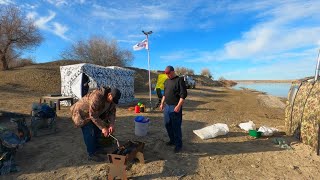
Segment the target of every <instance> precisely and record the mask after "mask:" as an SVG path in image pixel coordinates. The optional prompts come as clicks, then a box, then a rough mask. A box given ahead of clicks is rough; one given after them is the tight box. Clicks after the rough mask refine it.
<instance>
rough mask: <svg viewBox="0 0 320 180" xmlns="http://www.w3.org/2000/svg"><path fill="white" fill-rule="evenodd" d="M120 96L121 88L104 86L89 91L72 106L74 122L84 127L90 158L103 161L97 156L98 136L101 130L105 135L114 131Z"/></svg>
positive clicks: (84, 137)
mask: <svg viewBox="0 0 320 180" xmlns="http://www.w3.org/2000/svg"><path fill="white" fill-rule="evenodd" d="M120 97H121V92H120V91H119V89H117V88H113V89H111V88H109V87H107V88H105V87H102V88H99V89H96V90H94V91H92V92H89V93H88V94H87V95H85V96H84V97H83V98H81V99H80V100H79V101H78V102H77V103H75V104H74V105H73V106H72V107H71V108H70V110H71V113H72V120H73V122H74V124H75V125H76V127H81V129H82V134H83V139H84V142H85V144H86V147H87V153H88V159H89V160H93V161H102V159H101V158H100V157H99V156H97V150H98V149H97V148H98V147H97V145H98V138H99V137H100V136H101V132H102V134H103V135H104V136H105V137H108V136H109V134H112V133H113V132H114V123H115V118H116V104H118V101H119V99H120Z"/></svg>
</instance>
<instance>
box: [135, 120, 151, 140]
mask: <svg viewBox="0 0 320 180" xmlns="http://www.w3.org/2000/svg"><path fill="white" fill-rule="evenodd" d="M149 121H150V120H149V119H148V118H145V117H143V116H137V117H136V118H135V119H134V124H135V128H134V134H135V135H136V136H145V135H147V133H148V126H149Z"/></svg>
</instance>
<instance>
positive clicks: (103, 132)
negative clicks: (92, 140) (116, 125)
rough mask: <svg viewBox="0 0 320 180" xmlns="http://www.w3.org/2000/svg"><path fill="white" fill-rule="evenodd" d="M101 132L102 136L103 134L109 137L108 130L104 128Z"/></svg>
mask: <svg viewBox="0 0 320 180" xmlns="http://www.w3.org/2000/svg"><path fill="white" fill-rule="evenodd" d="M101 131H102V134H103V136H104V137H108V136H109V131H108V129H107V128H103V129H102V130H101Z"/></svg>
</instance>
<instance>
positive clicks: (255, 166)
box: [251, 164, 259, 168]
mask: <svg viewBox="0 0 320 180" xmlns="http://www.w3.org/2000/svg"><path fill="white" fill-rule="evenodd" d="M251 167H253V168H258V167H259V166H258V165H256V164H251Z"/></svg>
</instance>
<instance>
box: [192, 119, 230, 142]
mask: <svg viewBox="0 0 320 180" xmlns="http://www.w3.org/2000/svg"><path fill="white" fill-rule="evenodd" d="M228 132H229V128H228V125H226V124H222V123H217V124H213V125H211V126H208V127H205V128H202V129H198V130H193V133H195V134H196V135H197V136H199V137H200V138H201V139H204V140H205V139H210V138H215V137H217V136H221V135H226V134H227V133H228Z"/></svg>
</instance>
